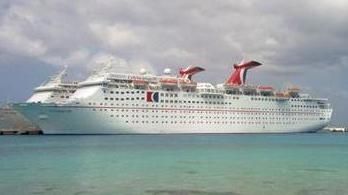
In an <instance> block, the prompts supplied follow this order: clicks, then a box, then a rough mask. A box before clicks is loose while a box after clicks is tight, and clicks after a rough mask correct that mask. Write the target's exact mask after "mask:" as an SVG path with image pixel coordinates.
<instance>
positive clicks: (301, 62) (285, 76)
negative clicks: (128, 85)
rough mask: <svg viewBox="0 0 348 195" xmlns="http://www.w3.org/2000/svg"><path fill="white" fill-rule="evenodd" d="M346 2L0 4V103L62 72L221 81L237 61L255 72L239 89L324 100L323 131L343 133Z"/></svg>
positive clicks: (347, 96)
mask: <svg viewBox="0 0 348 195" xmlns="http://www.w3.org/2000/svg"><path fill="white" fill-rule="evenodd" d="M347 47H348V1H346V0H301V1H300V0H291V1H281V0H268V1H261V0H239V1H232V0H231V1H227V0H221V1H219V0H210V1H205V0H196V1H194V0H182V1H181V0H176V1H160V0H157V1H151V0H144V1H139V0H124V1H122V0H119V1H117V0H112V1H108V0H104V1H89V0H74V1H63V0H57V1H55V0H50V1H43V0H38V1H36V0H30V1H28V0H22V1H21V0H2V1H0V67H1V69H0V91H1V92H0V102H5V101H24V100H25V99H26V98H28V97H29V96H30V94H31V92H32V89H33V88H34V87H35V86H37V85H39V84H40V83H41V82H43V81H44V80H45V79H47V77H48V76H49V75H51V74H53V73H54V72H56V71H57V70H59V69H61V68H62V67H63V65H66V64H67V65H69V70H70V72H71V73H70V75H71V76H72V77H73V78H75V79H83V78H85V76H86V73H87V72H88V71H90V70H91V69H93V68H94V67H95V66H96V62H100V61H103V60H105V59H110V58H112V59H114V62H115V64H117V66H116V69H117V70H120V71H133V72H136V71H138V70H139V69H140V68H142V67H143V68H146V69H147V70H149V71H152V72H155V73H161V72H162V70H163V69H164V68H167V67H169V68H171V69H172V70H173V71H174V72H175V71H177V69H178V68H180V67H185V66H187V65H190V64H195V65H200V66H202V67H204V68H205V69H206V72H203V73H200V75H198V76H197V77H196V80H199V81H211V82H213V83H219V82H223V81H224V80H225V79H226V77H228V75H229V73H230V72H231V68H232V64H233V63H237V62H239V61H241V60H242V59H247V60H257V61H260V62H261V63H263V64H264V65H263V66H260V67H258V68H256V69H253V70H251V71H250V72H249V73H248V82H249V83H253V84H267V85H274V86H275V87H277V88H284V87H286V86H288V85H297V86H300V87H301V88H302V89H303V90H304V92H306V93H310V94H312V95H313V96H316V97H327V98H329V99H330V101H331V102H332V104H333V107H334V109H335V111H334V117H333V122H334V123H336V124H345V125H348V120H347V117H346V114H345V111H346V110H348V103H347V100H348V86H347V83H348V82H347V81H348V79H347V78H346V74H347V73H348V49H347Z"/></svg>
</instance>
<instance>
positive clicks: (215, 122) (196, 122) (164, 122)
mask: <svg viewBox="0 0 348 195" xmlns="http://www.w3.org/2000/svg"><path fill="white" fill-rule="evenodd" d="M110 117H113V116H110ZM124 122H125V123H143V124H144V123H146V124H148V123H152V124H159V123H161V124H245V125H246V124H249V125H282V124H283V125H289V124H301V123H303V122H290V121H289V122H253V121H247V122H246V121H168V120H166V121H148V120H146V121H144V120H142V121H138V120H135V121H134V120H132V121H128V120H126V121H124Z"/></svg>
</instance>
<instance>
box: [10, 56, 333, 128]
mask: <svg viewBox="0 0 348 195" xmlns="http://www.w3.org/2000/svg"><path fill="white" fill-rule="evenodd" d="M260 65H261V63H258V62H255V61H250V62H246V63H241V64H238V65H234V69H235V71H234V72H233V73H232V74H231V76H230V77H229V78H228V79H227V80H226V82H224V83H222V84H218V85H216V86H215V85H213V84H211V83H197V82H195V81H194V80H193V79H192V77H193V75H194V74H196V73H198V72H201V71H203V70H204V69H203V68H201V67H197V66H189V67H187V68H185V69H181V70H180V71H179V74H178V75H175V76H174V75H171V71H170V70H169V69H166V70H165V71H164V74H163V75H160V76H156V75H151V74H148V73H146V71H142V72H141V73H139V74H125V73H111V72H110V71H108V67H107V68H104V69H103V70H102V71H99V72H96V73H95V74H93V75H92V76H90V77H89V78H88V79H87V80H85V81H83V82H80V83H79V84H78V88H77V90H76V92H75V93H74V94H73V95H72V96H71V97H70V98H69V100H68V101H65V102H62V103H56V104H45V103H40V104H32V103H24V104H15V105H14V106H15V108H16V109H17V110H18V111H20V112H21V113H23V114H24V115H25V116H26V117H28V118H29V119H30V120H31V121H33V122H34V123H35V124H37V125H39V126H40V127H41V128H42V129H43V130H44V133H48V134H50V133H53V134H132V133H138V134H148V133H289V132H311V131H316V130H319V129H321V128H323V127H325V126H327V124H328V123H329V121H330V119H331V114H332V108H331V106H330V104H329V103H328V100H327V99H323V98H312V97H310V96H309V95H305V94H301V93H300V89H299V88H296V87H292V88H289V89H287V90H286V91H282V92H279V91H276V90H275V89H274V88H273V87H271V86H250V85H247V84H246V83H245V81H246V72H247V70H248V69H250V68H253V67H256V66H260Z"/></svg>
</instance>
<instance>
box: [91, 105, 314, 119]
mask: <svg viewBox="0 0 348 195" xmlns="http://www.w3.org/2000/svg"><path fill="white" fill-rule="evenodd" d="M92 110H93V111H96V110H97V109H96V108H93V109H92ZM99 110H100V111H111V112H146V113H149V112H152V113H158V112H160V113H168V114H169V113H173V114H190V113H192V114H195V113H196V114H210V115H211V114H215V115H238V116H242V115H247V116H287V117H295V116H310V117H312V116H320V114H319V113H296V112H287V113H283V112H280V113H275V112H273V113H269V112H238V111H192V110H178V111H177V110H151V111H150V110H147V109H113V108H111V109H110V108H109V109H107V108H104V109H103V108H99ZM221 118H223V117H221ZM256 118H257V117H256ZM226 119H227V117H226ZM259 119H261V118H259Z"/></svg>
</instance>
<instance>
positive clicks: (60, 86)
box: [0, 67, 78, 134]
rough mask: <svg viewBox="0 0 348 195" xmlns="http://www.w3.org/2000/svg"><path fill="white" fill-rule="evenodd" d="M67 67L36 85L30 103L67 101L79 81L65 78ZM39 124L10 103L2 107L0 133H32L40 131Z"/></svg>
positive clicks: (0, 108) (0, 110)
mask: <svg viewBox="0 0 348 195" xmlns="http://www.w3.org/2000/svg"><path fill="white" fill-rule="evenodd" d="M66 75H67V68H66V67H64V69H63V70H62V71H61V72H59V73H58V74H56V75H53V76H51V77H50V78H49V80H48V81H47V82H45V83H43V84H42V85H40V86H39V87H36V88H35V89H34V91H33V94H32V96H31V97H30V98H29V99H28V100H27V101H26V102H28V103H59V102H65V101H66V100H68V99H69V98H70V96H71V95H72V94H73V93H74V92H75V91H76V89H77V84H78V82H69V81H66V80H65V77H66ZM40 131H41V130H40V128H39V126H38V125H35V124H33V123H32V122H31V121H30V120H28V119H27V118H26V117H24V116H23V115H22V114H20V113H19V112H17V111H15V110H14V109H13V108H12V107H11V105H10V104H5V105H3V106H1V107H0V134H27V133H28V134H30V133H35V132H40Z"/></svg>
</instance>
